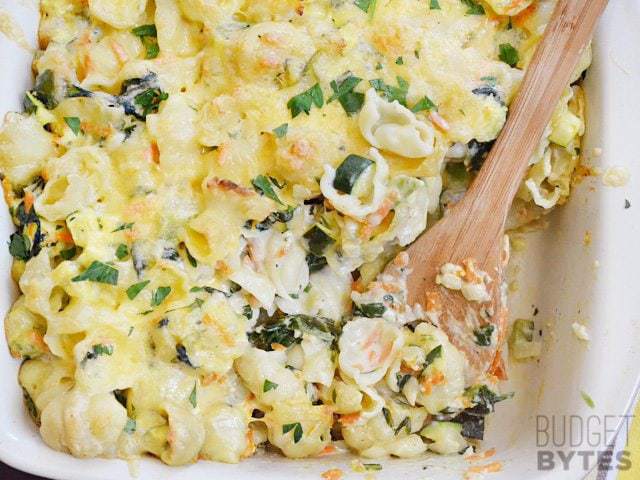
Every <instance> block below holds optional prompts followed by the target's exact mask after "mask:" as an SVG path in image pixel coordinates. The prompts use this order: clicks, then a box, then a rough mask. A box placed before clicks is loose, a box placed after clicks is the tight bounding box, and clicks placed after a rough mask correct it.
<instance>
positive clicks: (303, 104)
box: [287, 83, 324, 118]
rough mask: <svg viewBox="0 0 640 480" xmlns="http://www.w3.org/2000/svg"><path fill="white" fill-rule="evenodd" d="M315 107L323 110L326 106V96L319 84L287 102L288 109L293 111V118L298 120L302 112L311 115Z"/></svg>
mask: <svg viewBox="0 0 640 480" xmlns="http://www.w3.org/2000/svg"><path fill="white" fill-rule="evenodd" d="M313 105H315V106H316V107H318V108H322V106H323V105H324V95H323V94H322V89H321V88H320V84H318V83H316V84H315V85H314V86H313V87H311V88H310V89H309V90H307V91H305V92H302V93H300V94H299V95H296V96H295V97H293V98H291V100H289V101H288V102H287V108H288V109H289V110H291V117H292V118H296V117H297V116H298V115H300V114H301V113H302V112H304V113H306V114H307V115H309V112H310V111H311V107H312V106H313Z"/></svg>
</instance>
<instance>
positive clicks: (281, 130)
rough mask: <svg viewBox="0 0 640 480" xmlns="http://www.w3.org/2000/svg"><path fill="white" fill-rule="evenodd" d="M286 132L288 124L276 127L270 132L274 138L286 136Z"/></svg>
mask: <svg viewBox="0 0 640 480" xmlns="http://www.w3.org/2000/svg"><path fill="white" fill-rule="evenodd" d="M288 131H289V124H288V123H283V124H282V125H280V126H279V127H276V128H274V129H273V130H272V132H273V134H274V135H275V136H276V138H282V137H284V136H285V135H286V134H287V132H288Z"/></svg>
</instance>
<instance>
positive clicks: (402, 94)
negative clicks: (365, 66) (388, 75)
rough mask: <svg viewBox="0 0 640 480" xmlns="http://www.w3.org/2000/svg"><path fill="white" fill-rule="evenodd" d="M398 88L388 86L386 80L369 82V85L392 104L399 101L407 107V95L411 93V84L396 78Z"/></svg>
mask: <svg viewBox="0 0 640 480" xmlns="http://www.w3.org/2000/svg"><path fill="white" fill-rule="evenodd" d="M396 81H397V82H398V86H397V87H394V86H393V85H388V84H387V83H385V81H384V80H381V79H379V78H378V79H375V80H369V84H371V86H372V87H373V88H375V89H376V90H377V91H378V92H380V93H382V94H383V96H384V97H385V98H386V99H387V100H388V101H390V102H393V101H396V100H397V101H398V103H400V105H403V106H405V107H406V106H407V93H408V92H409V82H407V81H406V80H405V79H404V78H402V77H396Z"/></svg>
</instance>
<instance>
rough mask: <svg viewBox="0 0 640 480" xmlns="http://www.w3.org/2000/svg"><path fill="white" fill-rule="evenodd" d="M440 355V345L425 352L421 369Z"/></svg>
mask: <svg viewBox="0 0 640 480" xmlns="http://www.w3.org/2000/svg"><path fill="white" fill-rule="evenodd" d="M440 357H442V345H438V346H437V347H436V348H434V349H433V350H431V351H430V352H429V353H427V356H426V358H425V359H424V365H423V367H422V369H423V370H424V369H425V368H427V367H428V366H429V365H431V364H432V363H433V362H435V361H436V360H437V359H438V358H440Z"/></svg>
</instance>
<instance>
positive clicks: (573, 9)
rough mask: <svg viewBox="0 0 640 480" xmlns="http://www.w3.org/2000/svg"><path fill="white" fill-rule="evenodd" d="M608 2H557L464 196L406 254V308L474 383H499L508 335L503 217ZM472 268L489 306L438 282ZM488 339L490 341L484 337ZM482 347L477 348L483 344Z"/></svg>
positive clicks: (469, 272)
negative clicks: (485, 379)
mask: <svg viewBox="0 0 640 480" xmlns="http://www.w3.org/2000/svg"><path fill="white" fill-rule="evenodd" d="M607 1H608V0H559V1H558V4H557V7H556V9H555V11H554V14H553V17H552V19H551V21H550V23H549V25H548V26H547V29H546V31H545V34H544V38H543V39H542V41H541V42H540V44H539V46H538V48H537V51H536V54H535V56H534V57H533V59H532V61H531V63H530V65H529V67H528V69H527V72H526V75H525V77H524V80H523V82H522V85H521V87H520V92H519V94H518V96H517V98H516V100H515V101H514V103H513V104H512V105H511V108H510V109H509V116H508V119H507V122H506V123H505V126H504V128H503V129H502V132H501V133H500V136H499V137H498V139H497V140H496V143H495V145H494V147H493V149H492V150H491V152H490V153H489V155H488V157H487V159H486V160H485V162H484V165H483V167H482V169H481V170H480V172H479V174H478V176H477V177H476V179H475V181H474V182H473V184H472V185H471V187H470V188H469V190H468V191H467V193H466V194H465V196H464V198H463V199H462V200H461V201H460V202H458V203H457V204H456V205H455V206H453V207H452V208H450V209H449V210H448V211H447V213H446V214H445V216H444V218H442V219H441V220H440V221H439V222H438V223H437V224H436V225H434V226H433V228H431V229H429V230H428V231H427V232H426V233H425V234H424V235H422V236H421V237H420V238H418V239H417V240H416V241H415V242H414V243H413V244H412V245H411V246H410V247H409V248H408V250H407V253H408V255H409V266H410V268H411V269H412V272H411V273H410V275H409V278H408V300H409V304H410V305H414V304H416V303H418V304H420V305H422V307H423V308H424V309H425V311H426V312H427V313H428V316H429V318H430V319H431V320H432V321H434V323H436V324H437V325H438V326H439V327H441V328H442V329H443V330H444V331H445V332H446V333H447V335H448V336H449V339H450V340H451V342H452V343H453V344H454V345H455V346H456V347H457V348H459V349H460V350H461V351H463V352H464V353H465V354H466V356H467V359H468V360H469V363H470V365H471V367H472V368H471V370H472V374H471V375H470V378H469V379H468V381H469V382H470V383H472V382H473V381H474V380H475V379H476V378H477V377H478V376H479V375H482V374H483V373H485V372H487V371H488V370H489V371H490V373H492V374H494V375H496V376H497V377H499V378H500V377H504V375H503V374H504V370H503V369H502V356H501V352H500V349H501V346H502V345H503V341H504V338H505V336H506V316H507V311H506V305H505V298H504V295H503V294H502V283H503V268H504V266H505V264H506V261H507V258H506V257H507V256H508V253H507V252H508V249H505V248H504V241H503V239H504V228H505V221H506V218H507V213H508V212H509V209H510V207H511V203H512V201H513V199H514V196H515V194H516V192H517V191H518V189H519V187H520V185H521V184H522V180H523V177H524V175H525V173H526V171H527V167H528V162H529V158H530V157H531V155H532V154H533V152H534V150H535V149H536V147H537V146H538V144H539V142H540V139H541V137H542V134H543V132H544V130H545V128H546V126H547V124H548V123H549V121H550V119H551V115H552V113H553V110H554V108H555V106H556V104H557V103H558V101H559V100H560V96H561V95H562V92H563V91H564V89H565V88H566V87H567V85H568V83H569V81H570V79H571V75H572V73H573V72H574V69H575V68H576V65H577V63H578V60H579V58H580V55H581V53H582V51H583V50H584V48H585V46H586V45H587V44H588V42H589V41H590V39H591V37H592V34H593V31H594V28H595V25H596V23H597V20H598V18H599V17H600V15H601V14H602V12H603V11H604V9H605V7H606V5H607ZM447 263H452V264H456V265H460V266H463V267H464V274H463V277H462V279H463V280H467V281H469V280H470V281H474V280H476V281H477V280H478V279H477V278H474V273H473V271H474V267H475V269H477V270H478V271H481V272H485V273H486V274H488V277H489V278H490V281H489V282H488V284H487V285H486V289H487V291H488V293H489V297H488V298H490V300H488V301H480V302H478V301H469V300H467V299H466V298H465V297H464V296H463V295H462V294H461V293H460V291H458V290H451V289H449V288H444V287H443V286H441V285H440V284H438V283H436V276H437V274H438V273H439V272H440V269H441V267H442V266H443V265H444V264H447ZM487 336H489V337H490V338H489V339H487ZM487 340H489V342H490V343H489V344H488V345H482V344H484V343H488V342H487Z"/></svg>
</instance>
